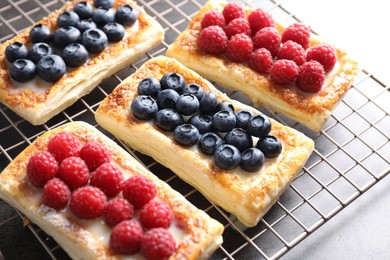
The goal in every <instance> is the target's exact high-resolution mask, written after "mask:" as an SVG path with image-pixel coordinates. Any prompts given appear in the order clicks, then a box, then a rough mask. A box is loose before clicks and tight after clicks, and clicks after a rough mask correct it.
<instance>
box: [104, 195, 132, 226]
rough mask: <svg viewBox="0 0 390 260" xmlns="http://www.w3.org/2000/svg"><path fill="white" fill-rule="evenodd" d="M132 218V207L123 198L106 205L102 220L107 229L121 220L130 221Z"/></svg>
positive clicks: (115, 199)
mask: <svg viewBox="0 0 390 260" xmlns="http://www.w3.org/2000/svg"><path fill="white" fill-rule="evenodd" d="M133 216H134V208H133V205H131V204H130V203H129V202H128V201H127V200H125V199H124V198H119V197H117V198H114V199H112V200H110V201H109V202H108V203H107V205H106V208H105V213H104V220H105V222H106V224H107V225H108V226H109V227H114V226H115V225H117V224H119V223H121V222H122V221H123V220H129V219H132V218H133Z"/></svg>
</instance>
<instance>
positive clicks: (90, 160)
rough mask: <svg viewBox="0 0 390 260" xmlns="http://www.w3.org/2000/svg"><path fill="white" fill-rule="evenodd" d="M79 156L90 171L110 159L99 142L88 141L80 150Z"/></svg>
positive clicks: (108, 153) (109, 155) (107, 152)
mask: <svg viewBox="0 0 390 260" xmlns="http://www.w3.org/2000/svg"><path fill="white" fill-rule="evenodd" d="M80 157H81V158H82V159H83V160H84V161H85V162H86V163H87V165H88V168H89V170H90V171H91V172H93V171H94V170H96V168H97V167H99V166H100V165H102V164H103V163H106V162H109V161H110V160H111V154H110V152H109V151H108V150H107V149H106V147H105V146H104V145H102V144H101V143H99V142H93V141H92V142H88V143H86V144H85V145H84V146H83V148H82V149H81V151H80Z"/></svg>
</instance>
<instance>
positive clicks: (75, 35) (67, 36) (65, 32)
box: [53, 26, 81, 49]
mask: <svg viewBox="0 0 390 260" xmlns="http://www.w3.org/2000/svg"><path fill="white" fill-rule="evenodd" d="M80 35H81V33H80V31H79V30H78V29H77V28H75V27H73V26H64V27H61V28H58V29H57V30H55V32H54V33H53V42H54V44H55V45H56V46H57V47H58V48H60V49H63V48H65V47H66V46H68V45H69V44H71V43H74V42H78V41H79V40H80Z"/></svg>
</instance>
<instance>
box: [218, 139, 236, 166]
mask: <svg viewBox="0 0 390 260" xmlns="http://www.w3.org/2000/svg"><path fill="white" fill-rule="evenodd" d="M240 162H241V153H240V151H239V150H238V149H237V148H236V147H234V146H233V145H230V144H223V145H221V146H219V147H217V149H216V150H215V153H214V163H215V165H216V166H217V167H219V168H221V169H224V170H233V169H234V168H236V167H237V166H238V165H239V164H240Z"/></svg>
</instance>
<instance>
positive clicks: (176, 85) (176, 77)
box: [160, 72, 186, 94]
mask: <svg viewBox="0 0 390 260" xmlns="http://www.w3.org/2000/svg"><path fill="white" fill-rule="evenodd" d="M160 84H161V88H162V89H173V90H175V91H176V92H177V93H179V94H181V93H182V92H183V89H184V87H185V86H186V82H185V80H184V78H183V76H182V75H180V74H177V73H173V72H171V73H167V74H165V75H164V76H163V77H162V78H161V79H160Z"/></svg>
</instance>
